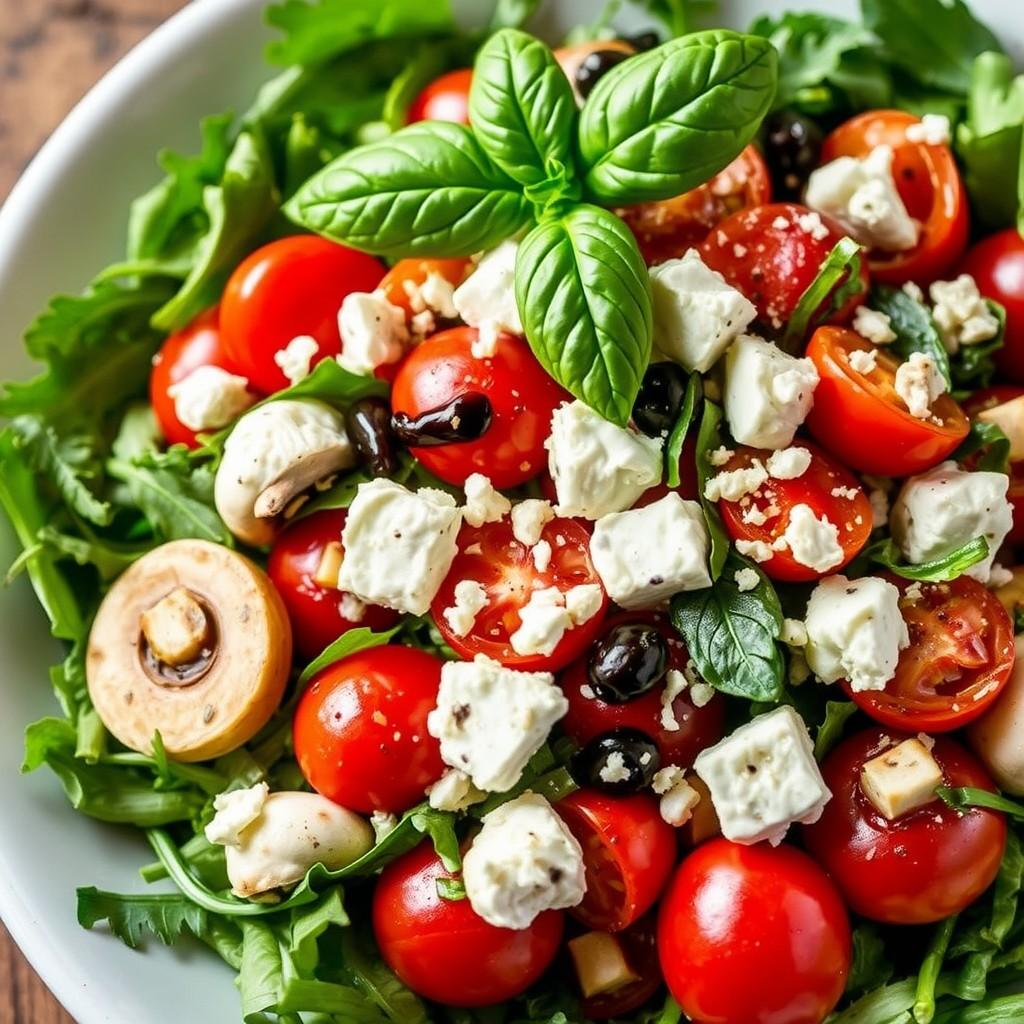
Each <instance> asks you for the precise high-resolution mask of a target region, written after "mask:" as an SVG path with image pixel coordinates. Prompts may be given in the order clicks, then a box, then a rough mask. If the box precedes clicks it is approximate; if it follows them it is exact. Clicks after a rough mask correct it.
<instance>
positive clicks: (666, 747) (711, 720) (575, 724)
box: [560, 612, 725, 768]
mask: <svg viewBox="0 0 1024 1024" xmlns="http://www.w3.org/2000/svg"><path fill="white" fill-rule="evenodd" d="M624 622H643V623H650V624H652V625H655V626H657V627H658V629H659V630H660V631H661V633H662V635H663V636H664V637H665V639H666V640H668V651H669V668H673V669H676V670H677V671H680V672H681V671H682V670H683V668H684V667H685V666H686V663H687V661H688V660H689V659H688V656H687V654H686V647H685V646H684V645H683V642H682V641H681V640H680V639H679V635H678V634H677V633H676V632H675V630H674V629H672V627H671V626H670V625H669V624H668V622H667V621H666V620H665V618H664V617H663V616H660V615H653V614H647V613H643V612H640V613H635V612H634V613H622V614H619V615H615V616H613V617H612V618H610V619H608V621H607V623H606V625H605V630H602V632H604V631H606V630H607V629H610V628H611V627H612V626H617V625H619V624H621V623H624ZM588 660H589V651H588V652H586V653H585V654H584V655H583V656H582V657H581V658H580V659H579V660H578V661H576V662H574V663H573V664H572V665H571V666H570V667H569V668H568V669H567V670H566V671H565V673H564V674H563V675H562V677H561V679H560V684H561V687H562V692H563V693H564V694H565V696H566V699H567V700H568V701H569V711H568V712H567V713H566V716H565V718H563V719H562V723H561V724H562V728H563V729H564V730H565V732H566V734H567V735H568V736H569V737H570V738H571V739H572V740H573V741H574V742H575V743H577V744H578V745H579V746H581V747H582V746H584V745H585V744H587V743H589V742H590V741H591V740H592V739H593V738H594V737H595V736H600V735H601V734H602V733H606V732H610V731H611V730H612V729H618V728H620V727H626V728H632V729H639V730H640V731H641V732H643V733H646V734H647V735H648V736H650V737H651V739H652V740H654V742H655V743H656V744H657V747H658V753H659V754H661V763H662V764H663V765H670V764H674V765H678V766H679V767H680V768H689V767H690V766H691V765H692V764H693V761H694V758H695V757H696V756H697V755H698V754H699V753H700V752H701V751H702V750H704V749H705V748H706V747H710V746H713V745H714V744H715V743H717V742H718V741H719V740H720V739H721V738H722V734H723V731H724V728H725V701H724V700H723V699H722V697H721V696H720V695H719V694H717V693H716V694H715V695H714V697H712V698H711V700H710V701H709V702H708V703H707V704H705V705H704V706H703V707H700V708H698V707H696V706H695V705H694V704H693V703H692V702H691V701H690V698H689V691H688V690H683V691H682V693H680V694H679V695H678V696H677V697H676V698H675V700H673V702H672V717H671V718H669V717H668V716H665V718H664V720H663V712H664V707H663V706H662V702H661V698H662V694H663V693H664V687H663V686H660V685H659V686H655V687H654V688H653V689H651V690H648V691H647V692H646V693H644V694H641V695H640V696H639V697H636V698H635V699H633V700H631V701H627V702H626V703H625V704H608V703H605V701H603V700H601V699H600V698H599V697H597V696H591V694H592V693H593V690H592V689H591V687H590V681H589V678H588V676H587V665H588ZM665 721H667V722H668V723H669V725H671V724H672V722H673V721H674V722H675V724H676V725H677V726H678V728H677V729H667V728H665Z"/></svg>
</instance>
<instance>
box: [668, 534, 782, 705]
mask: <svg viewBox="0 0 1024 1024" xmlns="http://www.w3.org/2000/svg"><path fill="white" fill-rule="evenodd" d="M747 568H751V569H753V570H754V571H755V572H756V573H757V575H758V580H759V582H758V584H757V586H756V587H754V589H753V590H746V591H741V590H740V588H739V586H738V585H737V583H736V580H735V578H734V577H735V573H736V572H737V571H739V570H741V569H747ZM725 569H726V571H725V572H724V573H723V575H722V576H721V578H720V579H719V580H718V581H717V582H716V583H715V584H714V585H713V586H711V587H709V588H707V589H706V590H694V591H690V592H688V593H684V594H677V595H676V596H675V597H674V598H673V599H672V625H673V626H675V628H676V629H677V630H678V631H679V632H680V633H681V634H682V636H683V639H685V641H686V648H687V650H688V651H689V652H690V657H691V658H693V660H694V661H695V662H696V663H697V670H698V671H699V672H700V674H701V676H702V677H703V678H704V679H705V680H706V681H707V682H708V683H709V684H710V685H711V686H713V687H714V688H715V689H716V690H720V691H721V692H722V693H729V694H732V695H733V696H734V697H745V698H747V699H748V700H757V701H778V700H779V698H780V697H781V696H782V681H783V678H784V676H785V665H784V663H783V660H782V654H781V652H780V651H779V648H778V646H777V645H776V643H775V641H776V640H777V639H778V638H779V634H780V633H781V630H782V606H781V605H780V604H779V598H778V595H777V594H776V593H775V589H774V587H772V585H771V583H770V581H769V580H768V577H767V576H765V574H764V573H763V572H762V571H761V570H760V569H759V568H758V567H757V566H756V565H754V564H753V563H751V562H748V561H747V560H746V559H743V558H740V557H739V556H738V555H735V554H730V556H729V559H728V561H727V562H726V566H725Z"/></svg>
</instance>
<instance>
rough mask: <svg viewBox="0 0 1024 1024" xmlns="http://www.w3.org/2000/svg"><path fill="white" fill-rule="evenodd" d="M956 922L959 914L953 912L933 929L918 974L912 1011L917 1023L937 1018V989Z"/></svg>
mask: <svg viewBox="0 0 1024 1024" xmlns="http://www.w3.org/2000/svg"><path fill="white" fill-rule="evenodd" d="M956 923H957V916H956V914H953V915H952V917H947V918H946V919H945V920H944V921H940V922H939V923H938V924H937V925H936V926H935V928H934V929H933V931H932V938H931V941H930V942H929V943H928V950H927V952H926V953H925V956H924V960H923V961H922V962H921V969H920V971H919V972H918V975H917V989H916V991H915V993H914V1007H913V1010H912V1011H911V1012H912V1013H913V1014H914V1020H915V1021H917V1024H931V1022H932V1020H933V1019H934V1018H935V989H936V985H937V984H938V980H939V974H940V973H941V971H942V964H943V961H944V960H945V959H946V952H947V950H948V949H949V942H950V939H951V938H952V937H953V930H954V929H955V928H956Z"/></svg>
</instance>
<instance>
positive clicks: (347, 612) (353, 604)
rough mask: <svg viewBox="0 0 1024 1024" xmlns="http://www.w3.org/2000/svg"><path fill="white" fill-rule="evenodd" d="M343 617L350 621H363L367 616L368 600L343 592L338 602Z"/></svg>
mask: <svg viewBox="0 0 1024 1024" xmlns="http://www.w3.org/2000/svg"><path fill="white" fill-rule="evenodd" d="M338 611H339V612H340V613H341V617H342V618H343V619H346V620H347V621H348V622H362V621H363V619H365V618H366V602H365V601H360V600H359V598H358V597H355V596H354V595H352V594H342V595H341V600H340V601H339V602H338Z"/></svg>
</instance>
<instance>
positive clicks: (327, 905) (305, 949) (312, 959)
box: [288, 885, 352, 973]
mask: <svg viewBox="0 0 1024 1024" xmlns="http://www.w3.org/2000/svg"><path fill="white" fill-rule="evenodd" d="M351 923H352V922H351V920H350V918H349V916H348V913H347V912H346V910H345V904H344V901H343V900H342V891H341V886H340V885H336V886H334V887H333V888H332V889H328V890H327V891H326V892H325V893H324V894H323V896H322V897H321V898H320V900H319V901H318V902H317V903H315V904H313V906H311V907H299V908H297V909H295V910H293V911H292V913H291V922H290V934H289V940H288V951H289V952H290V953H291V955H292V957H293V959H294V960H295V963H296V966H297V967H298V968H299V970H300V971H303V972H304V973H305V972H309V973H312V971H313V970H314V969H315V968H316V966H317V962H318V960H319V959H320V954H319V952H318V951H317V946H316V944H317V940H318V939H319V938H320V937H321V936H322V935H323V934H324V932H326V931H327V929H328V928H331V927H338V928H347V927H348V926H349V925H350V924H351Z"/></svg>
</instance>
